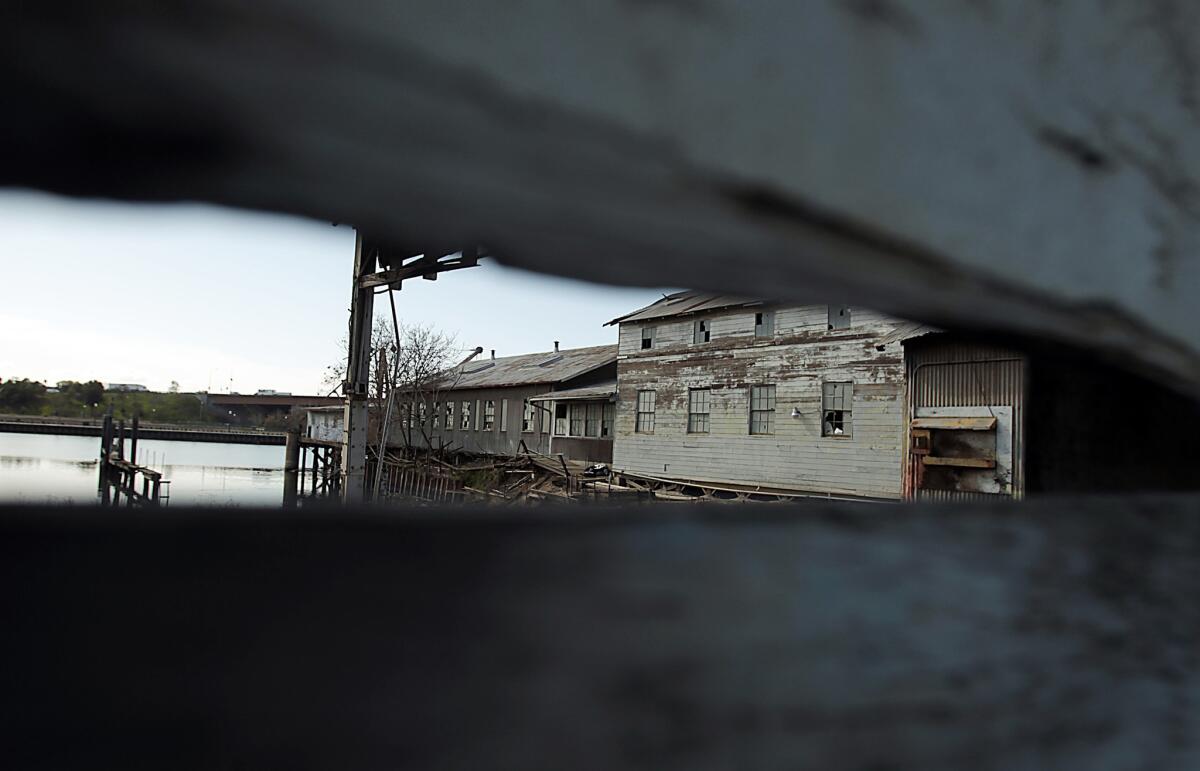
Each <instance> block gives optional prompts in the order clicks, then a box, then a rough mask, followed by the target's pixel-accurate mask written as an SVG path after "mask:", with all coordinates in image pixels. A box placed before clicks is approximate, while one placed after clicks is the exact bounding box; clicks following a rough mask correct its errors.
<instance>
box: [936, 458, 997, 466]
mask: <svg viewBox="0 0 1200 771" xmlns="http://www.w3.org/2000/svg"><path fill="white" fill-rule="evenodd" d="M924 463H925V465H926V466H960V467H962V468H996V459H995V458H946V457H938V456H936V455H926V456H924Z"/></svg>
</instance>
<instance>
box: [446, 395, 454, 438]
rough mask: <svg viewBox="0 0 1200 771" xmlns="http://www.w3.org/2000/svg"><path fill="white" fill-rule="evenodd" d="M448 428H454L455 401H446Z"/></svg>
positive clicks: (450, 429) (449, 429) (448, 429)
mask: <svg viewBox="0 0 1200 771" xmlns="http://www.w3.org/2000/svg"><path fill="white" fill-rule="evenodd" d="M446 430H447V431H452V430H454V402H446Z"/></svg>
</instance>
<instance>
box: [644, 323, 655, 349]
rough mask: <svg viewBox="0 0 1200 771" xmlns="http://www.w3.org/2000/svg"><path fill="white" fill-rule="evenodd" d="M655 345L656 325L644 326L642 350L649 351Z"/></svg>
mask: <svg viewBox="0 0 1200 771" xmlns="http://www.w3.org/2000/svg"><path fill="white" fill-rule="evenodd" d="M653 347H654V327H642V350H643V351H648V350H650V349H651V348H653Z"/></svg>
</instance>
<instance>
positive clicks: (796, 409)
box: [792, 407, 800, 418]
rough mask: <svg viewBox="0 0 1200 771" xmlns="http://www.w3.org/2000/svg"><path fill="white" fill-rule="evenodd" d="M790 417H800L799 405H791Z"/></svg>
mask: <svg viewBox="0 0 1200 771" xmlns="http://www.w3.org/2000/svg"><path fill="white" fill-rule="evenodd" d="M792 417H793V418H798V417H800V408H799V407H792Z"/></svg>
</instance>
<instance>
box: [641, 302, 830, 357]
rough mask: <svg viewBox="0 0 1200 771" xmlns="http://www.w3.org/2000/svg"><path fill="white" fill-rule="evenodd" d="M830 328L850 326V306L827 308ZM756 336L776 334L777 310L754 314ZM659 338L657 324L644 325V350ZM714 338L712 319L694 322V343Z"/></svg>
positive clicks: (699, 343)
mask: <svg viewBox="0 0 1200 771" xmlns="http://www.w3.org/2000/svg"><path fill="white" fill-rule="evenodd" d="M827 313H828V327H829V329H831V330H833V329H849V328H850V306H849V305H830V306H828V308H827ZM754 336H755V337H759V338H764V337H774V336H775V311H772V310H764V311H758V312H757V313H755V314H754ZM657 340H658V328H657V327H655V326H644V327H642V350H643V351H648V350H651V349H653V348H654V347H655V344H656V343H657ZM711 340H712V319H697V320H696V321H694V322H692V344H693V345H702V344H703V343H707V342H709V341H711Z"/></svg>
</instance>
